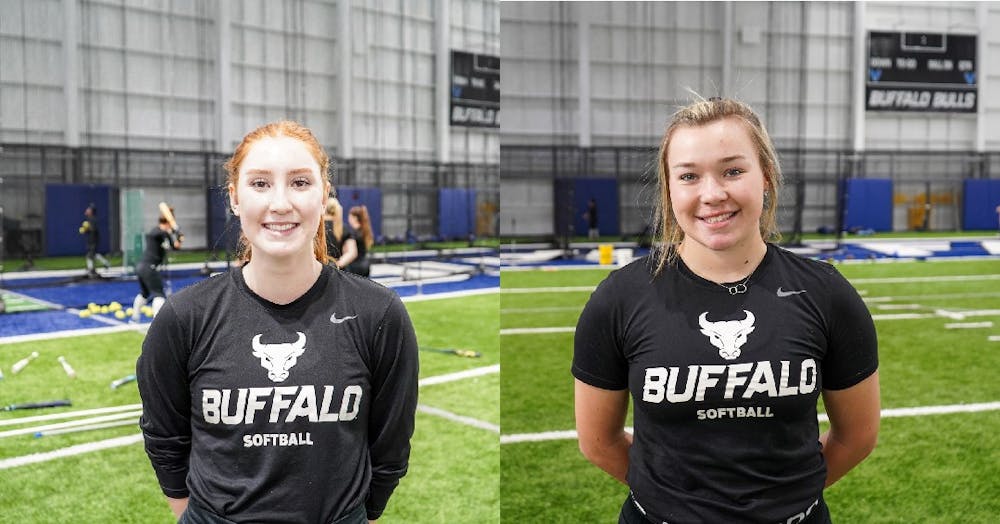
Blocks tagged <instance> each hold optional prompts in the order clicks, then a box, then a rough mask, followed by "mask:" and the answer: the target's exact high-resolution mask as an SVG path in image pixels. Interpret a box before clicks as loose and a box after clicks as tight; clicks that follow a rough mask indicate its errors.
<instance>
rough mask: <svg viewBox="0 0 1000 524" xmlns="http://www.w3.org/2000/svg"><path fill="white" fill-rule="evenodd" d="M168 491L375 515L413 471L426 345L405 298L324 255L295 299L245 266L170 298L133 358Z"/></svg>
mask: <svg viewBox="0 0 1000 524" xmlns="http://www.w3.org/2000/svg"><path fill="white" fill-rule="evenodd" d="M136 374H137V375H138V384H139V393H140V394H141V396H142V401H143V416H142V419H141V421H140V426H141V428H142V431H143V434H144V436H145V441H146V453H147V454H148V455H149V458H150V461H151V462H152V464H153V469H154V470H155V472H156V475H157V478H158V480H159V482H160V487H161V489H162V490H163V493H164V494H166V495H167V496H170V497H174V498H180V497H184V496H187V495H189V494H190V496H191V497H192V499H194V500H196V501H197V502H198V503H199V504H200V505H201V506H203V507H205V508H209V509H210V510H212V511H213V512H214V513H216V514H218V515H221V516H224V517H226V518H228V519H230V520H234V521H237V522H273V523H278V522H288V523H292V522H331V521H333V520H334V519H335V518H337V517H338V516H340V515H343V514H344V513H345V512H347V511H349V510H351V509H352V508H354V507H357V506H358V505H359V504H362V503H363V504H365V509H366V512H367V515H368V518H369V519H374V518H377V517H378V516H379V515H380V514H381V513H382V511H383V509H384V508H385V505H386V503H387V501H388V500H389V496H390V495H391V494H392V491H393V490H394V489H395V487H396V485H397V484H398V483H399V479H400V478H401V477H402V476H403V475H405V474H406V470H407V464H408V458H409V453H410V443H409V442H410V436H411V435H412V434H413V423H414V413H415V411H416V403H417V343H416V337H415V335H414V332H413V326H412V324H411V323H410V319H409V316H408V315H407V313H406V309H405V308H404V307H403V304H402V302H401V301H400V300H399V297H398V296H397V295H396V294H395V292H393V291H392V290H390V289H387V288H385V287H383V286H381V285H379V284H377V283H374V282H372V281H370V280H367V279H363V278H359V277H357V276H354V275H351V274H348V273H344V272H341V271H334V270H333V269H332V268H331V267H330V266H324V267H323V271H322V273H321V274H320V277H319V278H318V279H317V281H316V283H315V284H314V285H313V286H312V287H311V288H310V289H309V291H307V292H306V293H305V294H304V295H303V296H302V297H299V298H298V299H296V300H295V301H293V302H292V303H290V304H286V305H278V304H274V303H271V302H269V301H267V300H264V299H263V298H261V297H260V296H258V295H256V294H255V293H253V292H252V291H251V290H250V289H249V288H248V287H247V286H246V283H245V282H244V280H243V276H242V270H241V268H235V269H233V270H230V271H229V272H228V273H226V274H223V275H219V276H215V277H212V278H209V279H206V280H204V281H202V282H199V283H198V284H196V285H194V286H191V287H188V288H186V289H184V290H183V291H181V292H179V293H177V294H175V295H173V296H171V297H169V298H168V299H167V302H166V304H164V306H163V308H162V309H161V310H160V312H159V313H158V314H157V315H156V318H155V319H154V320H153V323H152V325H151V326H150V328H149V332H148V334H147V335H146V339H145V341H144V342H143V347H142V354H141V356H140V357H139V360H138V362H137V364H136Z"/></svg>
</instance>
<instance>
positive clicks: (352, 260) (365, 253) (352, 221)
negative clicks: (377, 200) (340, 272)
mask: <svg viewBox="0 0 1000 524" xmlns="http://www.w3.org/2000/svg"><path fill="white" fill-rule="evenodd" d="M347 223H348V225H350V226H351V230H350V231H349V232H347V233H345V234H344V239H343V242H342V243H341V245H342V246H343V250H344V251H343V255H342V256H341V257H340V259H338V260H337V267H339V268H340V269H344V270H346V271H348V272H350V273H354V274H355V275H361V276H363V277H368V276H371V257H370V254H371V247H372V246H373V245H374V244H375V236H374V235H373V234H372V223H371V219H370V218H369V217H368V207H367V206H354V207H352V208H351V210H350V211H349V212H348V213H347Z"/></svg>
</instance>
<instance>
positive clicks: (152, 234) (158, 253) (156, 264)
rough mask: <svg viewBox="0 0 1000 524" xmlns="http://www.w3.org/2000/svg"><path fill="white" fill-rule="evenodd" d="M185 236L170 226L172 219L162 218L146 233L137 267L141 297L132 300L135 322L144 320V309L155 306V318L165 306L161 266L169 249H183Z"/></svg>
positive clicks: (172, 210)
mask: <svg viewBox="0 0 1000 524" xmlns="http://www.w3.org/2000/svg"><path fill="white" fill-rule="evenodd" d="M170 212H171V213H173V212H174V208H170ZM183 241H184V235H183V234H181V232H180V231H177V230H174V229H173V228H172V227H170V220H168V219H167V217H165V216H163V215H162V214H161V215H160V218H159V220H158V221H157V224H156V226H155V227H153V228H152V229H150V230H149V232H148V233H146V245H145V247H144V248H143V251H142V257H141V258H140V259H139V263H137V264H136V265H135V274H136V276H137V277H139V294H138V295H136V296H135V299H134V300H133V301H132V321H133V322H138V321H139V319H140V318H142V307H143V306H145V305H146V304H149V303H152V304H151V307H152V310H153V311H152V313H153V316H154V317H155V316H156V314H157V313H159V311H160V308H161V307H163V302H164V300H165V299H166V294H165V293H164V291H163V275H161V274H160V266H161V265H162V264H163V262H164V261H165V260H166V259H167V250H168V249H174V250H177V249H180V248H181V244H182V243H183Z"/></svg>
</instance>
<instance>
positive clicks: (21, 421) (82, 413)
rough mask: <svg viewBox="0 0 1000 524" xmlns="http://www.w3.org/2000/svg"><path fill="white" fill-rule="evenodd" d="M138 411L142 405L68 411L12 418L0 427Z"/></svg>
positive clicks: (1, 421) (2, 422)
mask: <svg viewBox="0 0 1000 524" xmlns="http://www.w3.org/2000/svg"><path fill="white" fill-rule="evenodd" d="M136 409H142V404H127V405H124V406H112V407H107V408H94V409H83V410H77V411H66V412H64V413H52V414H51V415H37V416H32V417H20V418H12V419H9V420H0V426H15V425H19V424H28V423H30V422H43V421H46V420H58V419H61V418H73V417H83V416H87V415H101V414H104V413H114V412H116V411H130V410H136Z"/></svg>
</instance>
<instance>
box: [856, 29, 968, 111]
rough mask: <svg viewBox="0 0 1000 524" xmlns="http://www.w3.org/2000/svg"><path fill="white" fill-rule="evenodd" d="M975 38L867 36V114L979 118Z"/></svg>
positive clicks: (893, 33) (906, 35)
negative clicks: (975, 115) (943, 114)
mask: <svg viewBox="0 0 1000 524" xmlns="http://www.w3.org/2000/svg"><path fill="white" fill-rule="evenodd" d="M976 81H977V78H976V36H975V35H958V34H943V33H903V32H884V31H871V32H869V33H868V77H867V87H866V91H865V100H866V102H865V107H866V109H867V110H868V111H910V112H950V113H975V112H976V106H977V94H978V89H977V85H976Z"/></svg>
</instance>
